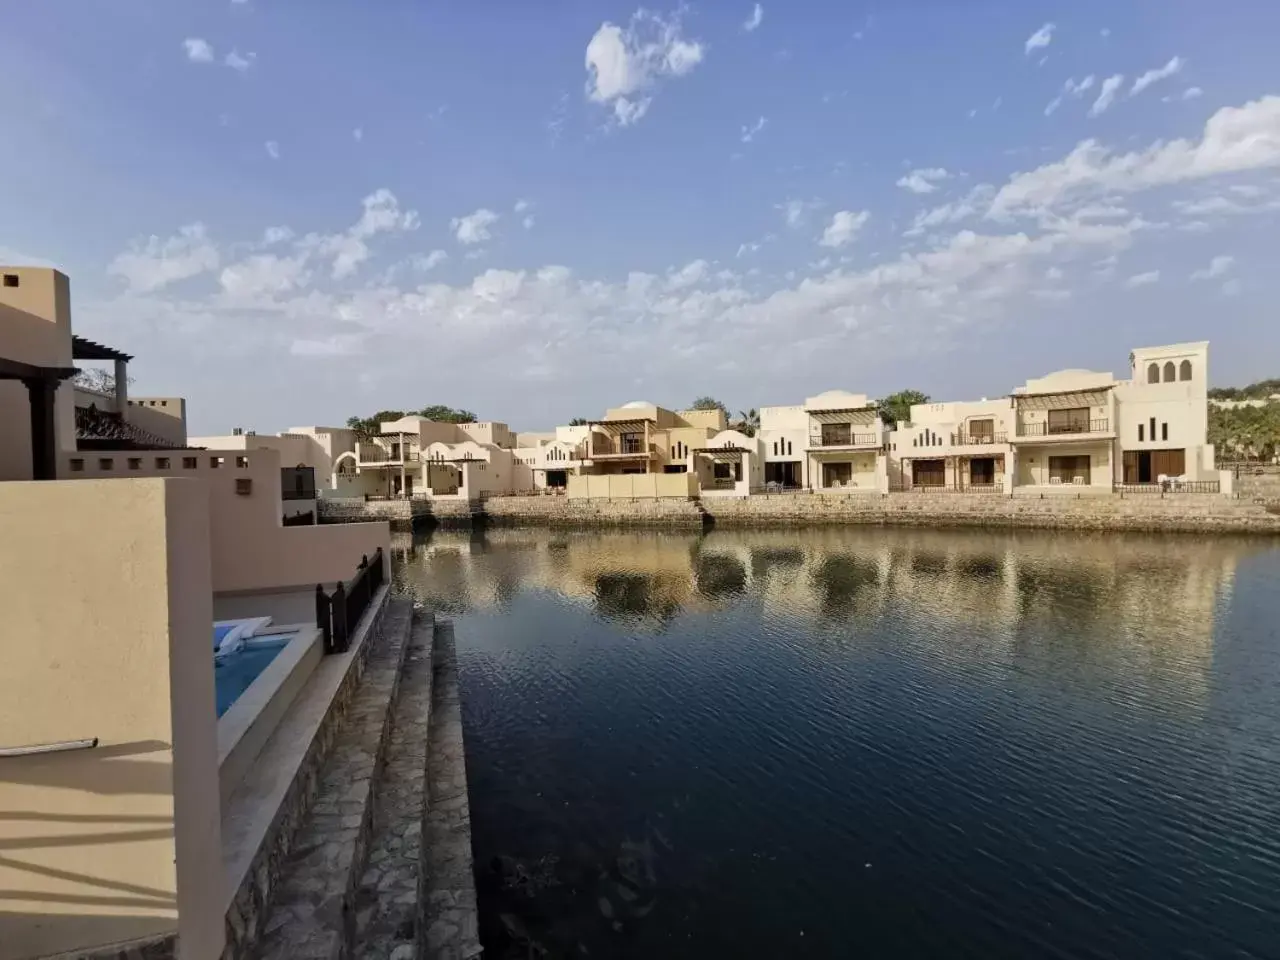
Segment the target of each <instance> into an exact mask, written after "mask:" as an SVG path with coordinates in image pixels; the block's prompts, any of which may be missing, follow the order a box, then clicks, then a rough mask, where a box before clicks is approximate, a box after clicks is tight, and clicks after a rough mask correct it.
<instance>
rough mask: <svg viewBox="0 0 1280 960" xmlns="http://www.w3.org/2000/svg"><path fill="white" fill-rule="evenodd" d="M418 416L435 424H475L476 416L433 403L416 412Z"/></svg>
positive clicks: (468, 411)
mask: <svg viewBox="0 0 1280 960" xmlns="http://www.w3.org/2000/svg"><path fill="white" fill-rule="evenodd" d="M418 416H420V417H426V418H427V419H428V420H434V421H436V422H437V423H475V422H476V415H475V414H474V413H472V412H471V411H470V410H461V409H459V410H455V409H453V407H446V406H445V405H444V404H443V403H435V404H432V405H431V406H429V407H423V408H422V409H421V410H419V411H418Z"/></svg>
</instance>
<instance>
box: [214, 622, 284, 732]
mask: <svg viewBox="0 0 1280 960" xmlns="http://www.w3.org/2000/svg"><path fill="white" fill-rule="evenodd" d="M292 639H293V634H280V635H277V636H270V637H253V638H251V639H250V640H247V641H245V644H244V646H243V647H241V648H240V649H239V650H237V651H236V652H235V653H232V654H228V655H226V656H224V657H222V658H220V659H218V660H216V661H215V662H214V665H213V685H214V692H215V694H216V699H217V702H218V716H222V715H223V714H224V713H226V712H227V710H229V709H230V707H231V705H232V704H233V703H235V702H236V701H237V700H238V699H239V698H240V695H241V694H242V693H244V692H245V691H246V690H248V689H249V685H250V684H251V683H253V681H254V680H256V679H258V675H259V674H260V673H262V671H263V670H265V669H267V666H268V664H270V663H271V661H272V660H274V659H275V658H276V654H278V653H279V652H280V651H281V650H283V649H284V648H285V646H286V645H287V644H288V643H289V641H290V640H292Z"/></svg>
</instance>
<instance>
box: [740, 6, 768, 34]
mask: <svg viewBox="0 0 1280 960" xmlns="http://www.w3.org/2000/svg"><path fill="white" fill-rule="evenodd" d="M763 21H764V7H762V6H760V4H758V3H757V4H756V5H755V7H753V8H752V10H751V16H749V17H747V20H746V22H745V23H744V24H743V25H742V29H743V30H745V31H747V33H750V32H751V31H752V30H754V29H756V28H757V27H758V26H760V24H761V23H762V22H763Z"/></svg>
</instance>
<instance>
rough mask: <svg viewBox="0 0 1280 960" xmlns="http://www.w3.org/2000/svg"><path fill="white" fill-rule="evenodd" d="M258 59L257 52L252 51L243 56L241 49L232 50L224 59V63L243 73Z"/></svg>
mask: <svg viewBox="0 0 1280 960" xmlns="http://www.w3.org/2000/svg"><path fill="white" fill-rule="evenodd" d="M257 59H258V55H257V54H256V53H250V54H248V55H247V56H243V57H242V56H241V55H240V51H238V50H232V51H231V52H230V53H228V54H227V57H226V59H225V60H224V61H223V63H225V64H226V65H227V66H228V67H230V68H231V69H232V70H239V71H240V72H241V73H244V72H245V71H246V70H248V69H249V68H250V67H251V66H253V61H255V60H257Z"/></svg>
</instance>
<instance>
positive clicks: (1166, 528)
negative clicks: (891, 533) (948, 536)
mask: <svg viewBox="0 0 1280 960" xmlns="http://www.w3.org/2000/svg"><path fill="white" fill-rule="evenodd" d="M1272 510H1274V508H1272ZM1272 510H1269V509H1268V508H1267V507H1266V506H1264V505H1263V504H1259V503H1253V502H1249V501H1245V500H1233V499H1229V498H1226V497H1216V496H1207V495H1205V496H1197V495H1190V494H1186V495H1181V496H1179V495H1170V496H1165V497H1159V496H1152V495H1138V496H1127V497H1121V496H1113V495H1108V496H1085V497H1080V498H1076V497H1071V496H1061V495H1060V496H1046V497H1044V498H1040V497H1032V496H1026V497H1013V498H1010V497H1004V496H996V495H986V494H977V495H959V494H955V495H942V494H940V495H931V494H918V493H903V494H889V495H888V496H879V495H822V494H796V495H778V496H773V495H762V496H752V497H743V498H739V497H716V498H711V497H708V498H705V499H703V500H702V501H693V500H570V499H567V498H564V497H494V498H492V499H490V500H488V501H486V503H485V516H486V517H487V519H488V520H489V521H490V522H492V523H495V524H503V525H514V524H524V523H528V524H548V525H565V526H662V525H671V526H682V527H689V526H700V525H704V524H715V525H718V526H804V525H821V524H884V525H904V526H953V527H955V526H973V527H987V528H991V527H1024V528H1040V529H1050V530H1136V531H1163V532H1186V533H1201V532H1241V533H1276V534H1280V514H1277V513H1274V512H1272Z"/></svg>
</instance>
